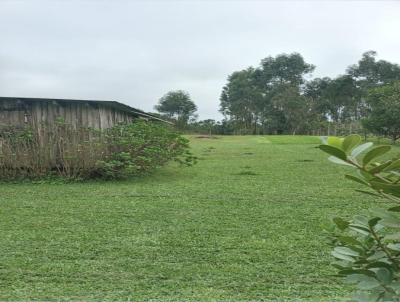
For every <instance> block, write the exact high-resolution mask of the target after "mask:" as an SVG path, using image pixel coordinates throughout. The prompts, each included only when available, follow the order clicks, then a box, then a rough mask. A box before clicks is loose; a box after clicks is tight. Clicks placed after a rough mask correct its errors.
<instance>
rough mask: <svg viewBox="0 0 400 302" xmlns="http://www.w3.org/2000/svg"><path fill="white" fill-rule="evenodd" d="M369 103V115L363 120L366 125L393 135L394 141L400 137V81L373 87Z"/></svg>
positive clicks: (375, 130)
mask: <svg viewBox="0 0 400 302" xmlns="http://www.w3.org/2000/svg"><path fill="white" fill-rule="evenodd" d="M367 103H368V105H369V115H368V117H367V118H366V119H364V121H363V124H364V127H365V128H366V129H368V130H369V131H371V132H373V133H376V134H380V135H382V134H383V135H386V136H389V137H391V138H392V141H393V142H395V141H396V140H397V139H398V138H400V119H399V116H400V81H398V82H394V83H391V84H388V85H385V86H382V87H378V88H374V89H371V90H370V91H369V93H368V97H367Z"/></svg>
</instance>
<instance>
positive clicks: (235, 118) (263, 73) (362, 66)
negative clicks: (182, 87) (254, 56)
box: [156, 51, 400, 140]
mask: <svg viewBox="0 0 400 302" xmlns="http://www.w3.org/2000/svg"><path fill="white" fill-rule="evenodd" d="M376 57H377V53H376V52H375V51H368V52H365V53H364V54H363V55H362V57H361V59H360V60H359V61H358V62H357V63H356V64H354V65H351V66H349V67H348V68H347V69H346V70H345V72H344V74H342V75H338V76H337V77H334V78H330V77H322V78H313V79H312V78H311V73H312V72H313V71H314V69H315V66H314V65H312V64H310V63H308V62H306V61H305V60H304V58H303V56H302V55H301V54H299V53H291V54H280V55H277V56H275V57H271V56H270V57H267V58H265V59H262V60H261V62H260V64H259V66H257V67H248V68H246V69H244V70H240V71H235V72H233V73H232V74H231V75H229V76H228V79H227V83H226V85H225V86H224V87H223V88H222V92H221V96H220V100H219V101H220V104H219V106H220V112H221V113H222V114H223V116H224V119H223V120H222V121H215V120H210V119H209V120H202V121H196V120H195V117H196V116H195V112H196V109H197V107H196V105H195V104H194V102H193V101H192V100H191V99H190V95H189V94H188V93H186V92H184V91H172V92H169V93H168V94H166V95H165V96H164V97H163V98H161V99H160V101H159V104H158V105H157V106H156V109H157V110H158V111H159V112H160V113H162V114H166V115H167V117H169V118H173V119H175V120H176V121H177V125H178V126H179V127H180V128H181V129H186V130H189V131H190V130H191V131H200V132H201V131H202V132H205V131H207V132H210V133H211V132H213V133H216V134H312V135H344V134H348V133H357V132H358V133H363V134H366V133H367V132H373V133H376V134H380V135H386V136H391V137H392V139H394V140H396V139H397V138H398V136H400V121H399V119H400V115H399V114H400V93H399V90H400V84H398V83H399V82H397V81H400V66H399V65H398V64H395V63H391V62H389V61H386V60H377V58H376ZM396 106H397V107H396ZM388 108H390V109H388ZM395 108H399V109H395ZM389 121H390V122H389Z"/></svg>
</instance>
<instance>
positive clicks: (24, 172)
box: [0, 120, 196, 180]
mask: <svg viewBox="0 0 400 302" xmlns="http://www.w3.org/2000/svg"><path fill="white" fill-rule="evenodd" d="M171 160H174V161H178V162H180V163H182V164H185V165H191V164H193V163H194V162H195V160H196V158H195V157H194V156H193V155H192V154H191V153H190V151H189V142H188V140H187V139H185V138H184V137H182V136H181V135H179V134H178V133H176V132H175V131H173V130H172V129H170V128H168V127H167V126H165V125H163V124H159V123H155V122H145V121H141V120H137V121H135V122H133V123H131V124H120V125H117V126H115V127H113V128H110V129H107V130H104V131H99V130H95V129H91V128H80V129H74V128H73V127H71V126H70V125H68V124H65V123H63V122H62V121H60V122H58V123H57V124H56V125H55V126H52V127H46V126H45V125H42V126H41V128H40V129H35V130H33V129H27V128H22V129H18V128H15V127H9V128H7V129H2V131H0V179H4V180H8V179H16V178H43V177H47V176H49V175H58V176H61V177H64V178H69V179H82V178H83V179H87V178H99V177H100V178H107V179H110V178H124V177H129V176H132V175H138V174H143V173H148V172H151V171H153V170H154V169H156V168H157V167H161V166H163V165H165V164H166V163H167V162H168V161H171Z"/></svg>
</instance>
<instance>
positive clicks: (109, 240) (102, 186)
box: [0, 136, 399, 301]
mask: <svg viewBox="0 0 400 302" xmlns="http://www.w3.org/2000/svg"><path fill="white" fill-rule="evenodd" d="M190 140H191V146H192V150H193V153H194V155H196V156H197V157H198V158H199V160H198V164H197V165H195V166H193V167H190V168H183V169H182V168H179V167H177V166H176V165H175V164H174V163H172V164H170V165H168V166H166V167H163V168H162V169H160V170H159V171H158V173H156V174H155V175H152V176H147V177H143V178H140V179H135V180H126V181H118V182H113V181H109V182H87V183H67V184H48V183H47V184H41V185H35V184H29V183H25V184H21V183H18V184H11V183H6V184H1V186H0V230H1V236H0V246H1V249H0V300H13V301H15V300H19V301H23V300H25V301H26V300H84V301H95V300H96V301H98V300H106V301H110V300H113V301H115V300H131V301H150V300H154V301H340V300H341V299H342V298H343V297H347V296H349V295H350V293H351V291H352V287H351V286H349V285H347V284H343V282H342V280H340V279H338V278H337V277H336V276H335V275H336V272H337V270H336V269H335V268H334V267H332V266H331V265H330V263H331V261H332V256H331V248H330V247H329V246H328V245H327V243H326V237H325V234H323V232H322V225H323V224H325V222H326V221H328V220H329V219H330V218H331V217H335V216H339V217H344V218H348V219H350V218H351V217H352V216H353V215H354V214H356V213H358V212H360V211H361V210H363V209H368V208H371V207H372V206H373V205H374V204H375V203H376V201H375V198H374V197H373V196H369V195H365V196H364V195H361V194H359V193H358V192H355V191H354V189H355V188H358V187H357V185H358V184H357V183H353V182H350V181H348V180H346V179H345V178H344V177H343V178H342V177H339V178H338V175H340V174H343V173H344V171H345V169H346V168H345V167H342V166H339V165H333V164H331V165H330V164H326V155H325V154H324V153H323V152H321V151H320V150H318V149H317V148H315V147H316V146H318V145H319V143H320V141H319V138H317V137H300V136H246V137H240V136H229V137H218V138H217V139H207V138H196V137H190ZM396 150H397V151H396ZM398 151H399V149H397V147H395V151H393V152H394V153H396V152H398ZM245 171H248V172H245Z"/></svg>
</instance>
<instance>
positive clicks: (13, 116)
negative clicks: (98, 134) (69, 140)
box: [0, 99, 135, 129]
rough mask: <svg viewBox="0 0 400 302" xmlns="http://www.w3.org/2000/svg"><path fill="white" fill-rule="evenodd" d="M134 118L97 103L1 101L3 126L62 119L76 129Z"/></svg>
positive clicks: (0, 122) (35, 124)
mask: <svg viewBox="0 0 400 302" xmlns="http://www.w3.org/2000/svg"><path fill="white" fill-rule="evenodd" d="M134 118H135V117H134V116H132V115H130V114H128V113H126V112H123V111H119V110H117V109H114V108H109V107H107V106H104V105H101V103H96V102H85V101H82V102H74V101H72V102H67V101H52V100H49V101H43V100H41V101H35V100H32V101H31V100H16V99H3V100H0V127H1V126H20V127H25V126H31V127H33V128H34V129H35V128H37V129H40V128H42V127H43V125H47V126H51V125H52V124H54V123H55V122H56V121H57V120H59V119H62V120H63V121H64V122H65V123H67V124H70V125H72V126H73V127H74V128H79V127H92V128H95V129H106V128H110V127H112V126H113V125H115V124H117V123H120V122H130V121H132V120H133V119H134Z"/></svg>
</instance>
